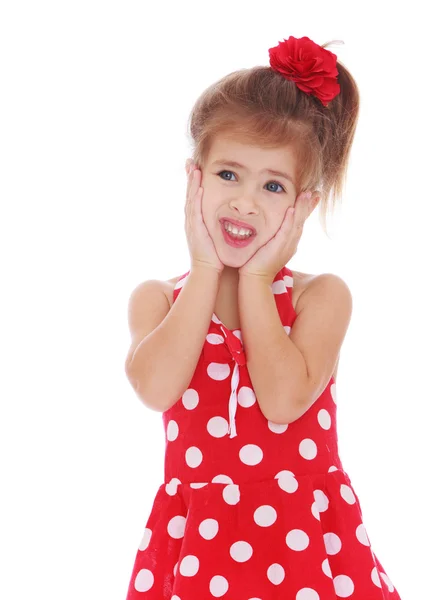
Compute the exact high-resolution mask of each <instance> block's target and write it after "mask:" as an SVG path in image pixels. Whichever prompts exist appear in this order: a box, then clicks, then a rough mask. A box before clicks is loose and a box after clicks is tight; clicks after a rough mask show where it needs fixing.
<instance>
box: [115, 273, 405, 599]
mask: <svg viewBox="0 0 435 600" xmlns="http://www.w3.org/2000/svg"><path fill="white" fill-rule="evenodd" d="M188 275H189V272H187V273H186V274H185V275H183V276H181V277H180V278H179V279H178V282H177V284H176V286H175V289H174V301H176V298H177V296H178V294H179V293H180V291H181V288H182V286H183V284H184V283H185V281H186V278H187V277H188ZM292 288H293V276H292V272H291V271H290V269H288V268H287V267H284V268H283V269H282V270H281V271H279V272H278V273H277V275H276V277H275V279H274V281H273V284H272V291H273V293H274V297H275V302H276V307H277V310H278V312H279V315H280V317H281V322H282V325H283V327H284V329H285V331H286V332H287V333H290V330H291V327H292V325H293V322H294V320H295V319H296V316H297V315H296V312H295V310H294V307H293V304H292ZM335 398H336V387H335V381H334V378H333V377H332V378H331V380H330V381H329V382H328V385H327V386H326V388H325V390H324V391H323V392H322V394H321V395H320V396H319V397H318V398H317V400H316V401H315V403H314V404H313V405H312V406H311V407H310V408H309V409H308V410H307V411H306V412H305V413H304V414H303V415H302V416H301V417H300V418H299V419H298V420H296V421H294V422H293V423H290V424H288V425H285V424H284V425H282V424H277V423H273V422H271V421H268V420H267V419H266V418H265V417H264V415H263V413H262V412H261V410H260V407H259V405H258V403H257V400H256V397H255V391H254V389H253V386H252V382H251V380H250V377H249V372H248V370H247V366H246V360H245V354H244V351H243V338H242V334H241V331H240V330H229V329H227V328H226V327H225V326H224V325H223V323H221V322H220V321H219V319H218V318H217V317H216V315H215V314H213V317H212V321H211V323H210V327H209V330H208V333H207V336H206V339H205V343H204V346H203V349H202V352H201V355H200V358H199V361H198V365H197V367H196V370H195V373H194V376H193V378H192V380H191V382H190V384H189V387H188V388H187V389H186V391H185V392H184V393H183V395H182V397H181V398H180V399H179V400H178V401H177V402H176V403H175V404H174V405H173V406H172V408H170V409H169V410H167V411H166V412H165V413H163V415H162V417H163V424H164V430H165V434H166V449H165V469H164V470H165V473H164V483H162V485H161V486H160V487H159V489H158V490H157V495H156V497H155V500H154V505H153V508H152V510H151V514H150V516H149V518H148V521H147V523H146V526H145V530H144V533H143V538H142V541H141V543H140V546H139V549H138V551H137V555H136V559H135V563H134V568H133V572H132V575H131V580H130V585H129V589H128V594H127V600H211V599H213V598H223V599H224V600H337V598H351V600H400V596H399V594H398V592H397V590H396V589H395V587H394V585H393V583H392V582H391V580H390V579H389V577H388V576H387V574H386V573H385V570H384V569H383V567H382V565H381V563H380V562H379V560H378V558H377V557H376V555H375V554H374V552H373V550H372V548H371V545H370V541H369V538H368V535H367V532H366V529H365V527H364V524H363V520H362V513H361V507H360V503H359V500H358V497H357V495H356V493H355V491H354V490H353V488H352V484H351V481H350V478H349V476H348V475H347V473H346V472H345V471H344V470H343V467H342V463H341V460H340V457H339V453H338V444H337V429H336V408H337V407H336V402H335Z"/></svg>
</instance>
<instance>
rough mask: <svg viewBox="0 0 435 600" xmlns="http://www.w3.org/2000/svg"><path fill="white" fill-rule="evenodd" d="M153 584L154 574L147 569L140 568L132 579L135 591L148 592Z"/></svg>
mask: <svg viewBox="0 0 435 600" xmlns="http://www.w3.org/2000/svg"><path fill="white" fill-rule="evenodd" d="M153 585H154V575H153V574H152V573H151V571H149V570H148V569H141V570H140V571H139V573H138V574H137V575H136V579H135V580H134V589H135V590H136V591H137V592H148V590H150V589H151V588H152V587H153Z"/></svg>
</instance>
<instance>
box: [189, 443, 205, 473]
mask: <svg viewBox="0 0 435 600" xmlns="http://www.w3.org/2000/svg"><path fill="white" fill-rule="evenodd" d="M186 463H187V464H188V466H189V467H191V468H192V469H195V468H196V467H198V466H199V465H200V464H201V463H202V452H201V450H200V449H199V448H196V447H195V446H191V447H190V448H188V449H187V450H186Z"/></svg>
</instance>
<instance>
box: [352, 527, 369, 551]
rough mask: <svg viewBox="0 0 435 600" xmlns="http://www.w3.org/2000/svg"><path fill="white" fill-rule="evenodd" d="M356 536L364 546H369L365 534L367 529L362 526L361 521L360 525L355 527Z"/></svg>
mask: <svg viewBox="0 0 435 600" xmlns="http://www.w3.org/2000/svg"><path fill="white" fill-rule="evenodd" d="M355 533H356V537H357V540H358V541H359V542H360V543H361V544H363V545H364V546H370V542H369V538H368V535H367V531H366V528H365V527H364V524H363V523H361V524H360V525H358V527H357V528H356V532H355Z"/></svg>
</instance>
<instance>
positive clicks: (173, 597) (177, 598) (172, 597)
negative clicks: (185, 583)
mask: <svg viewBox="0 0 435 600" xmlns="http://www.w3.org/2000/svg"><path fill="white" fill-rule="evenodd" d="M171 600H181V598H180V596H171Z"/></svg>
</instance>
